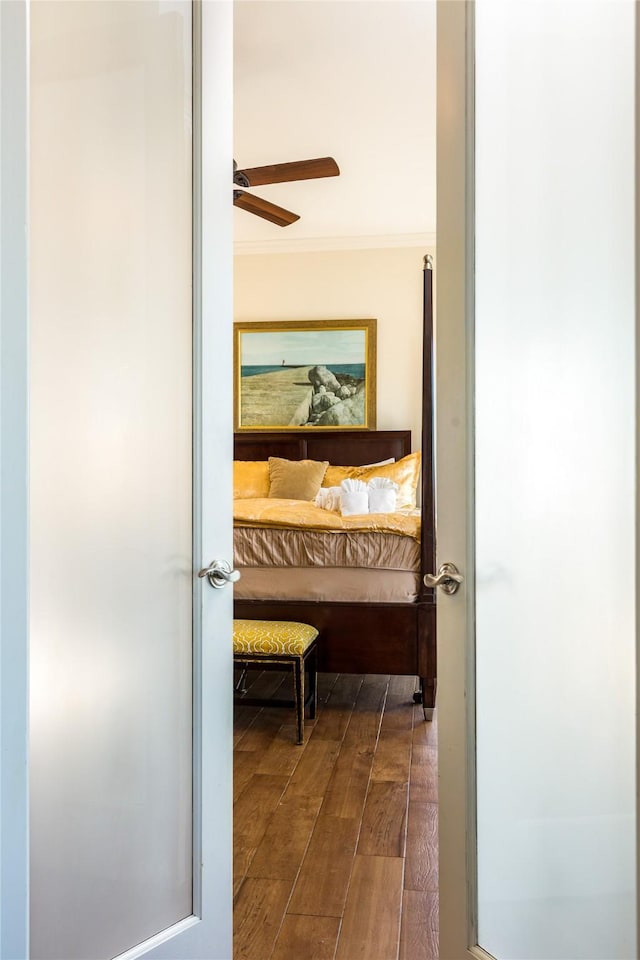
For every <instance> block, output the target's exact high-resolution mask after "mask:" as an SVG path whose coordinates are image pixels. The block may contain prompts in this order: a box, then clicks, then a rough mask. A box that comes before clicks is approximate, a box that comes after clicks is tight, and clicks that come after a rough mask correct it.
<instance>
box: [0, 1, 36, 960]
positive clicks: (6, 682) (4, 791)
mask: <svg viewBox="0 0 640 960" xmlns="http://www.w3.org/2000/svg"><path fill="white" fill-rule="evenodd" d="M27 43H28V24H27V6H26V3H24V2H22V0H10V2H8V3H0V98H1V99H0V150H1V153H0V156H1V163H0V276H1V278H2V280H1V283H0V342H1V344H2V349H1V350H0V537H1V540H0V551H1V552H0V748H1V754H0V756H1V762H2V766H1V767H0V863H1V873H0V957H7V958H9V957H26V956H27V947H28V942H29V888H28V884H29V847H28V843H29V837H28V834H29V815H28V775H27V774H28V771H27V739H28V710H29V699H28V698H29V692H28V684H29V651H28V637H29V593H28V591H29V578H28V563H29V555H28V550H29V527H28V494H29V490H28V482H29V480H28V455H29V424H28V388H29V347H28V322H29V303H28V296H29V292H28V282H29V281H28V246H27V241H28V234H27V229H26V224H27V216H28V129H29V116H28V71H29V61H28V56H27Z"/></svg>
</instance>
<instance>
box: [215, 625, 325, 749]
mask: <svg viewBox="0 0 640 960" xmlns="http://www.w3.org/2000/svg"><path fill="white" fill-rule="evenodd" d="M317 638H318V631H317V630H316V628H315V627H312V626H310V624H308V623H295V622H293V621H289V620H234V621H233V660H234V663H236V664H238V665H239V666H241V667H243V668H244V670H243V674H242V676H241V679H240V682H239V683H238V684H237V685H236V690H237V689H238V687H239V686H240V683H242V682H243V680H244V676H245V673H246V667H247V665H249V664H258V665H260V664H262V665H273V664H280V665H282V666H290V667H291V668H292V670H293V700H274V699H270V700H268V701H267V700H264V699H260V700H258V699H255V698H251V697H242V698H238V702H240V703H246V704H253V705H255V704H265V703H268V704H269V705H270V706H279V707H280V706H289V707H290V706H294V707H295V710H296V723H297V731H298V743H303V741H304V711H305V707H306V706H307V705H308V706H309V716H310V717H311V719H313V717H315V715H316V693H317V686H318V679H317V671H318V662H317V661H318V658H317V647H316V640H317ZM307 670H308V673H309V691H308V694H307V696H306V697H305V672H306V671H307Z"/></svg>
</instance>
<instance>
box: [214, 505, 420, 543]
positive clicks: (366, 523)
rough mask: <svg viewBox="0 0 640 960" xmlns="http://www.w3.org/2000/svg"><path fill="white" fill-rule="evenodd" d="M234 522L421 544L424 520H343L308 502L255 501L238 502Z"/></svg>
mask: <svg viewBox="0 0 640 960" xmlns="http://www.w3.org/2000/svg"><path fill="white" fill-rule="evenodd" d="M233 522H234V524H235V525H236V526H238V527H256V526H258V527H289V528H292V529H299V528H303V529H306V530H327V531H334V532H336V533H340V532H343V531H349V532H350V531H354V530H364V531H367V530H369V531H375V532H380V533H396V534H399V535H400V536H405V537H412V538H413V539H414V540H417V541H418V542H419V541H420V516H419V514H418V513H417V511H416V512H397V513H365V514H361V515H358V516H350V517H343V516H341V515H340V514H339V513H334V512H333V511H332V510H323V509H322V508H321V507H316V506H315V504H313V503H310V502H308V501H306V500H277V499H275V498H270V497H267V498H255V499H251V500H234V502H233Z"/></svg>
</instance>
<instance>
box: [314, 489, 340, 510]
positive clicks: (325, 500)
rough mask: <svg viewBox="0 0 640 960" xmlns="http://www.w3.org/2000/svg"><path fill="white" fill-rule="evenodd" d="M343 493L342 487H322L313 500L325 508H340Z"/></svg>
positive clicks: (317, 505) (318, 505)
mask: <svg viewBox="0 0 640 960" xmlns="http://www.w3.org/2000/svg"><path fill="white" fill-rule="evenodd" d="M341 494H342V491H341V490H340V487H320V489H319V490H318V493H317V494H316V498H315V500H314V501H313V502H314V503H315V505H316V507H322V509H323V510H339V509H340V502H341Z"/></svg>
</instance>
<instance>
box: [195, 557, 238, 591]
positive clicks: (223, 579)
mask: <svg viewBox="0 0 640 960" xmlns="http://www.w3.org/2000/svg"><path fill="white" fill-rule="evenodd" d="M198 576H199V577H206V578H207V580H208V581H209V583H210V584H211V586H212V587H215V588H216V589H217V590H219V589H220V587H224V586H226V585H227V584H228V583H235V582H236V581H237V580H239V579H240V571H239V570H232V568H231V564H230V563H227V561H226V560H214V561H213V563H210V564H209V566H208V567H204V568H203V569H202V570H200V571H199V572H198Z"/></svg>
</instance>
